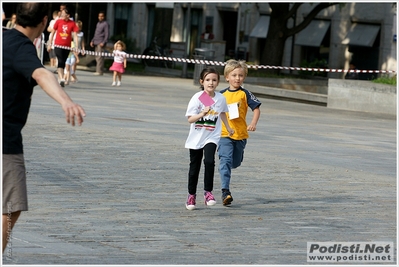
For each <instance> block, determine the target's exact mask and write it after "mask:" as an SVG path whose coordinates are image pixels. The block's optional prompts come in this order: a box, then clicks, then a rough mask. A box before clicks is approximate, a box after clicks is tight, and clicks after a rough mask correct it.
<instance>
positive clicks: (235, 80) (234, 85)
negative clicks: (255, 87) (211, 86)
mask: <svg viewBox="0 0 399 267" xmlns="http://www.w3.org/2000/svg"><path fill="white" fill-rule="evenodd" d="M244 80H245V72H244V69H242V68H236V69H234V70H233V71H232V72H230V73H229V74H228V75H227V77H226V81H227V82H228V83H229V85H230V89H233V90H237V89H238V88H240V86H241V85H242V84H243V82H244Z"/></svg>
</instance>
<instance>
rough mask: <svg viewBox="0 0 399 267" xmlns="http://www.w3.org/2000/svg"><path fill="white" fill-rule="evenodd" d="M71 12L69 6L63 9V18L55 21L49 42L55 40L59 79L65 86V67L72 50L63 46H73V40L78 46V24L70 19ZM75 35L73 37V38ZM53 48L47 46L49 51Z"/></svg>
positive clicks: (62, 85)
mask: <svg viewBox="0 0 399 267" xmlns="http://www.w3.org/2000/svg"><path fill="white" fill-rule="evenodd" d="M70 13H72V11H71V9H70V8H69V7H67V8H65V9H64V10H62V11H61V18H60V19H58V20H57V21H56V22H55V23H54V27H53V31H52V32H51V34H50V38H49V43H50V44H51V43H52V42H53V38H55V40H54V52H55V54H56V56H57V60H58V66H57V72H58V79H59V82H60V85H61V87H64V86H65V80H64V69H65V62H66V60H67V58H68V55H69V52H70V50H68V49H65V48H61V47H69V48H70V47H71V42H72V40H73V41H74V42H75V47H77V46H78V45H77V40H78V37H77V34H76V33H77V31H78V30H79V28H78V26H76V23H75V22H74V21H73V20H70V19H69V16H70ZM72 37H73V38H72ZM50 50H51V46H49V47H48V48H47V51H50Z"/></svg>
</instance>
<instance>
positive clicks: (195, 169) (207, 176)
mask: <svg viewBox="0 0 399 267" xmlns="http://www.w3.org/2000/svg"><path fill="white" fill-rule="evenodd" d="M215 152H216V144H214V143H208V144H206V145H205V146H204V147H203V148H201V149H190V170H189V171H188V193H189V194H191V195H194V194H196V193H197V184H198V176H199V173H200V169H201V160H202V157H203V156H204V165H205V172H204V190H205V191H212V190H213V176H214V174H215Z"/></svg>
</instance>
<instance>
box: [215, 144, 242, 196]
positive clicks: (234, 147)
mask: <svg viewBox="0 0 399 267" xmlns="http://www.w3.org/2000/svg"><path fill="white" fill-rule="evenodd" d="M246 145H247V139H243V140H233V139H231V138H229V137H222V138H220V141H219V148H218V153H219V173H220V183H221V187H222V189H228V190H229V189H230V178H231V169H235V168H237V167H239V166H240V165H241V162H242V161H243V159H244V149H245V146H246Z"/></svg>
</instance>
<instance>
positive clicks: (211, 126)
mask: <svg viewBox="0 0 399 267" xmlns="http://www.w3.org/2000/svg"><path fill="white" fill-rule="evenodd" d="M202 93H203V91H199V92H198V93H196V94H195V95H193V97H192V98H191V100H190V102H189V103H188V106H187V111H186V117H188V116H193V115H197V114H199V113H201V110H203V109H204V108H205V105H204V104H202V102H201V101H200V100H199V97H200V96H201V94H202ZM212 99H213V101H215V103H214V104H213V105H212V106H211V110H210V111H209V112H208V114H207V115H206V116H204V117H202V118H201V119H199V120H198V121H196V122H193V123H191V124H190V132H189V134H188V137H187V140H186V144H185V147H186V148H189V149H200V148H203V147H204V146H205V145H206V144H208V143H214V144H216V145H217V144H218V143H219V140H220V135H221V131H222V119H221V118H220V113H221V112H228V111H229V110H228V108H227V103H226V98H225V97H224V96H223V95H222V94H221V93H219V92H215V96H214V97H213V98H212Z"/></svg>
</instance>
